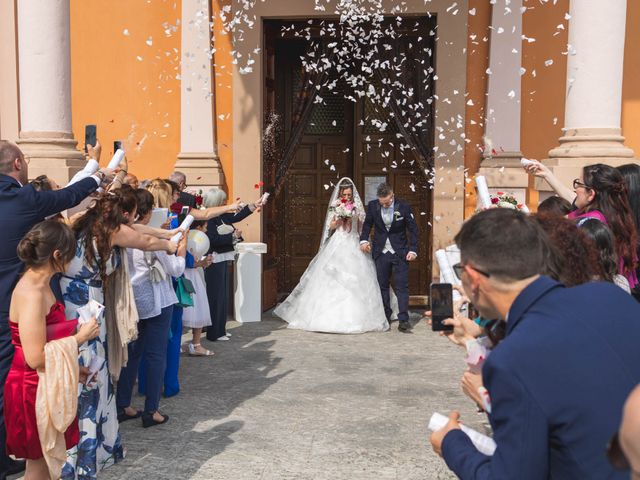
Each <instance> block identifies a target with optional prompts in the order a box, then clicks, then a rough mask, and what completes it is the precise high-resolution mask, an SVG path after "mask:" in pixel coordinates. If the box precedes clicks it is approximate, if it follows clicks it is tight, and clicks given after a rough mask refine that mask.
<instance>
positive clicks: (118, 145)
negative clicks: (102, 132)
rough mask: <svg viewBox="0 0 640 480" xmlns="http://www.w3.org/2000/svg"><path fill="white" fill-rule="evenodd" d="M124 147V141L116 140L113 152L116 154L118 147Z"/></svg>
mask: <svg viewBox="0 0 640 480" xmlns="http://www.w3.org/2000/svg"><path fill="white" fill-rule="evenodd" d="M120 148H122V141H120V140H116V141H115V142H113V153H114V154H115V153H116V152H117V151H118V149H120Z"/></svg>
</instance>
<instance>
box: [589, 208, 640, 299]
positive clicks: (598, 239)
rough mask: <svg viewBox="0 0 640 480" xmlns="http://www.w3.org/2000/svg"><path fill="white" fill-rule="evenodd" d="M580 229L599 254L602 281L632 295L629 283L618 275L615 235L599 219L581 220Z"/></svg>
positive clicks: (622, 276)
mask: <svg viewBox="0 0 640 480" xmlns="http://www.w3.org/2000/svg"><path fill="white" fill-rule="evenodd" d="M578 227H579V229H580V231H581V232H584V233H585V234H586V235H587V237H589V239H590V240H591V241H592V244H593V245H594V246H595V247H596V249H597V252H598V265H600V269H601V270H602V280H605V281H607V282H612V283H615V284H616V285H617V286H619V287H620V288H622V289H623V290H624V291H625V292H627V293H631V289H630V288H629V281H628V280H627V279H626V278H625V277H624V275H620V274H619V273H618V256H617V255H616V249H615V242H614V240H613V234H612V233H611V230H610V229H609V227H607V226H606V225H605V224H604V223H602V222H601V221H600V220H598V219H597V218H589V217H585V218H581V219H580V220H579V221H578Z"/></svg>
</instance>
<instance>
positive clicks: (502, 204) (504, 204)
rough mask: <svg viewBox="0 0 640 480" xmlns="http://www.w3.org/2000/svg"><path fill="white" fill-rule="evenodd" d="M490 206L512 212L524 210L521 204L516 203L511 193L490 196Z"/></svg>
mask: <svg viewBox="0 0 640 480" xmlns="http://www.w3.org/2000/svg"><path fill="white" fill-rule="evenodd" d="M491 205H492V206H493V207H494V208H510V209H512V210H525V208H524V206H523V205H522V204H521V203H518V200H516V197H514V196H513V194H512V193H504V192H498V193H497V194H496V195H491Z"/></svg>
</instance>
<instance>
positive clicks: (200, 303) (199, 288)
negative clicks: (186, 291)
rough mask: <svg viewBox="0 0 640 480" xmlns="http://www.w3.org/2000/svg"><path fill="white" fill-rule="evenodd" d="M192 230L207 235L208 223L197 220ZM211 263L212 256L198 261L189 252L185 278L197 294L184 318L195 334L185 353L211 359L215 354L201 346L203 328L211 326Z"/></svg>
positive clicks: (185, 323)
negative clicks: (206, 277) (208, 281)
mask: <svg viewBox="0 0 640 480" xmlns="http://www.w3.org/2000/svg"><path fill="white" fill-rule="evenodd" d="M191 229H192V230H199V231H201V232H203V233H206V232H207V222H206V221H198V220H196V221H194V222H193V224H192V225H191ZM189 257H191V258H189ZM211 262H212V256H211V255H207V256H205V257H202V258H201V259H200V258H198V259H196V258H194V256H193V253H192V252H191V251H188V252H187V268H186V269H185V271H184V276H185V278H187V279H189V280H191V283H193V287H194V289H195V293H194V295H193V307H188V308H185V309H184V315H183V317H182V324H183V326H184V327H187V328H191V329H192V332H193V339H192V340H191V343H187V344H185V345H183V351H184V352H186V353H188V354H189V355H193V356H202V357H210V356H212V355H213V354H214V353H213V352H212V351H210V350H207V349H206V348H204V347H203V346H202V345H201V344H200V337H201V335H202V329H203V327H208V326H210V325H211V314H210V312H209V300H208V299H207V286H206V284H205V283H204V269H205V268H207V267H208V266H209V265H211ZM190 265H192V266H190Z"/></svg>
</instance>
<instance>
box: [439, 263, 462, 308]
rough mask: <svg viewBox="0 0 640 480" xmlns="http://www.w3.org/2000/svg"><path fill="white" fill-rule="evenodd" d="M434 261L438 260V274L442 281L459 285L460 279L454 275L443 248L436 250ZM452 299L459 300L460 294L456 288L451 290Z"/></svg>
mask: <svg viewBox="0 0 640 480" xmlns="http://www.w3.org/2000/svg"><path fill="white" fill-rule="evenodd" d="M436 261H437V262H438V267H439V268H440V275H441V277H442V279H443V280H444V283H450V284H451V285H460V280H459V279H458V277H456V274H455V272H454V271H453V267H452V266H451V264H450V263H449V257H447V252H445V251H444V250H436ZM453 300H454V301H456V300H460V294H459V293H458V292H457V291H456V290H454V291H453Z"/></svg>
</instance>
